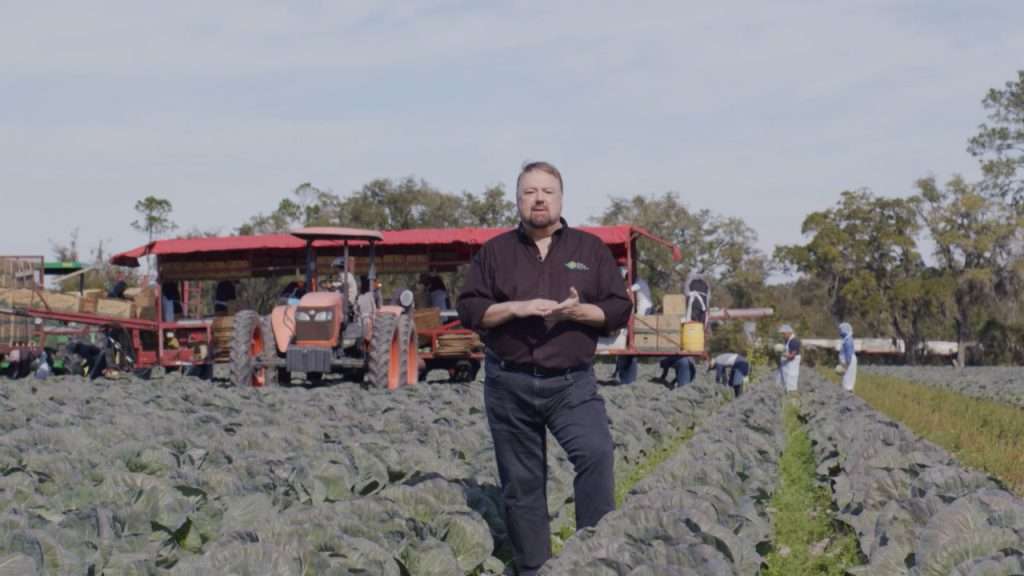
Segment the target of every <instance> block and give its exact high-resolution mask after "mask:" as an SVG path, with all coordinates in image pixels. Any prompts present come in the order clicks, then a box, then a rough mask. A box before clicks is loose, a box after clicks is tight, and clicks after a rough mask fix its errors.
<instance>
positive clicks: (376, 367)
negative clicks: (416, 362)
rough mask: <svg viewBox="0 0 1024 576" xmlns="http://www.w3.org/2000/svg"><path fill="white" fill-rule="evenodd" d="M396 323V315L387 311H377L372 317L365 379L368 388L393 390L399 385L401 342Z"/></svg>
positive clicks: (397, 322) (397, 320)
mask: <svg viewBox="0 0 1024 576" xmlns="http://www.w3.org/2000/svg"><path fill="white" fill-rule="evenodd" d="M398 324H399V319H398V316H395V315H394V314H389V313H387V312H378V313H377V314H376V315H375V316H374V318H373V335H372V336H371V338H370V350H369V352H368V363H369V365H368V366H367V373H366V381H365V384H366V385H367V386H368V387H370V388H387V389H388V390H395V389H397V388H398V387H399V386H400V385H401V380H402V378H401V377H400V374H401V372H402V354H401V352H402V343H401V340H399V333H398V332H399V331H398Z"/></svg>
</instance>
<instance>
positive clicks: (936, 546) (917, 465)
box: [801, 372, 1024, 576]
mask: <svg viewBox="0 0 1024 576" xmlns="http://www.w3.org/2000/svg"><path fill="white" fill-rule="evenodd" d="M801 410H802V412H803V414H804V416H805V418H806V419H807V429H808V433H809V434H810V436H811V438H812V439H813V441H814V443H815V454H816V457H817V460H818V464H819V465H818V474H819V476H820V477H822V478H823V479H827V480H828V481H829V483H830V486H831V487H832V495H833V504H834V507H835V508H836V510H837V515H836V518H837V519H838V520H839V521H840V522H842V523H845V524H846V525H848V526H850V527H851V528H852V529H853V530H854V533H855V535H856V537H857V538H858V540H859V542H860V549H861V552H862V553H863V554H864V556H865V557H866V560H867V562H866V563H867V570H866V571H865V572H864V573H866V574H893V575H908V576H939V575H942V576H982V575H985V576H1009V575H1013V574H1024V501H1022V500H1021V499H1020V498H1017V497H1016V496H1014V495H1013V494H1011V493H1010V492H1008V491H1007V490H1005V489H1004V487H1003V486H1002V485H1001V484H1000V483H998V482H997V481H996V480H994V479H992V478H990V477H988V476H986V475H985V474H982V473H980V472H977V471H973V470H968V469H965V468H963V467H962V466H961V465H960V464H959V463H958V462H957V461H956V460H955V459H954V458H953V457H952V456H950V454H949V453H947V452H946V451H945V450H943V449H942V448H939V447H938V446H936V445H934V444H932V443H930V442H928V441H925V440H922V439H921V438H919V437H917V436H916V435H914V434H913V433H911V432H910V431H909V430H908V429H907V428H905V427H904V426H902V425H900V424H898V423H896V422H893V421H892V420H890V419H888V418H886V417H885V416H882V415H881V414H879V413H878V412H877V411H875V410H873V409H872V408H871V407H870V406H868V405H867V404H866V403H865V402H864V401H862V400H861V399H860V398H858V397H856V396H853V395H850V394H847V393H845V392H843V391H842V390H841V389H839V388H838V387H837V386H835V385H834V384H832V383H829V382H826V381H824V380H823V379H821V377H820V376H818V375H816V374H814V373H813V372H811V373H810V374H808V376H807V377H806V380H805V381H801Z"/></svg>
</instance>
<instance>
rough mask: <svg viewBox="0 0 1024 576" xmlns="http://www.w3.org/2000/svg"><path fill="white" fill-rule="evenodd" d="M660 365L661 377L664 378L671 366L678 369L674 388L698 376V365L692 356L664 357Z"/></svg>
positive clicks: (684, 384)
mask: <svg viewBox="0 0 1024 576" xmlns="http://www.w3.org/2000/svg"><path fill="white" fill-rule="evenodd" d="M658 365H659V366H661V378H662V379H663V380H664V379H665V377H666V376H668V371H669V369H670V368H675V369H676V381H675V385H674V386H672V388H679V387H680V386H686V385H687V384H689V383H690V382H693V380H694V378H696V377H697V365H696V364H694V362H693V359H692V358H688V357H686V356H668V357H666V358H663V359H662V360H661V362H659V363H658Z"/></svg>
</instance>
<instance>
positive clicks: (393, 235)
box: [110, 226, 681, 267]
mask: <svg viewBox="0 0 1024 576" xmlns="http://www.w3.org/2000/svg"><path fill="white" fill-rule="evenodd" d="M581 229H582V230H584V231H586V232H590V233H591V234H594V235H595V236H597V237H598V238H600V239H601V241H602V242H604V243H605V244H606V245H607V246H608V247H609V248H611V249H612V253H613V254H614V255H615V256H616V258H619V259H620V260H623V259H624V258H625V256H626V250H627V246H629V244H630V242H631V241H632V240H633V238H634V237H638V236H644V237H647V238H650V239H651V240H654V241H655V242H657V243H659V244H662V245H664V246H667V247H670V248H671V249H672V252H673V257H674V258H675V259H676V260H678V259H681V252H680V250H679V248H678V247H677V246H673V245H671V244H669V243H668V242H666V241H665V240H662V239H661V238H658V237H656V236H654V235H652V234H650V233H649V232H647V231H646V230H644V229H642V228H636V227H633V226H584V227H581ZM507 230H508V228H421V229H412V230H388V231H384V232H383V236H384V239H383V240H382V241H380V242H377V243H376V250H377V254H387V253H388V252H395V253H409V252H413V251H417V250H423V249H431V250H438V251H440V250H445V249H447V250H451V251H454V252H456V253H458V254H460V255H467V254H471V253H472V252H475V251H476V249H478V248H479V247H480V246H482V245H483V244H484V243H485V242H487V241H488V240H490V239H491V238H494V237H495V236H497V235H498V234H501V233H502V232H506V231H507ZM305 245H306V243H305V242H304V241H303V240H301V239H299V238H296V237H295V236H292V235H291V234H264V235H259V236H221V237H212V238H176V239H172V240H156V241H153V242H150V243H149V244H144V245H142V246H139V247H138V248H135V249H133V250H129V251H127V252H122V253H120V254H116V255H114V256H113V257H112V258H111V259H110V262H111V263H112V264H116V265H119V266H133V267H134V266H138V265H139V258H142V257H144V256H147V255H154V256H158V257H160V256H172V257H175V256H177V257H178V258H175V259H176V260H177V259H181V257H186V256H189V257H190V256H196V257H199V258H203V257H207V256H214V255H218V256H234V257H244V256H247V255H249V254H252V253H275V252H296V251H300V250H303V249H304V248H305ZM341 245H342V243H341V242H340V241H324V240H318V241H316V242H314V244H313V246H314V247H316V248H318V249H320V248H338V247H340V246H341ZM349 245H350V246H352V247H363V246H366V242H364V241H353V242H349Z"/></svg>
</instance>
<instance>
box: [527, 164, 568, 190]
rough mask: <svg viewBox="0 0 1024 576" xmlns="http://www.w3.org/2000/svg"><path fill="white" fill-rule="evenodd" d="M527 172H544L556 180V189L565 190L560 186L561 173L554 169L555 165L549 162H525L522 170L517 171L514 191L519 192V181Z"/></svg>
mask: <svg viewBox="0 0 1024 576" xmlns="http://www.w3.org/2000/svg"><path fill="white" fill-rule="evenodd" d="M528 172H544V173H546V174H550V175H552V176H554V177H555V178H557V179H558V188H559V189H561V190H565V186H564V185H563V184H562V173H561V172H559V171H558V168H555V165H554V164H552V163H550V162H527V163H526V164H523V168H522V169H521V170H520V171H519V176H517V177H516V191H518V190H519V181H520V180H522V179H523V175H524V174H526V173H528Z"/></svg>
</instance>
